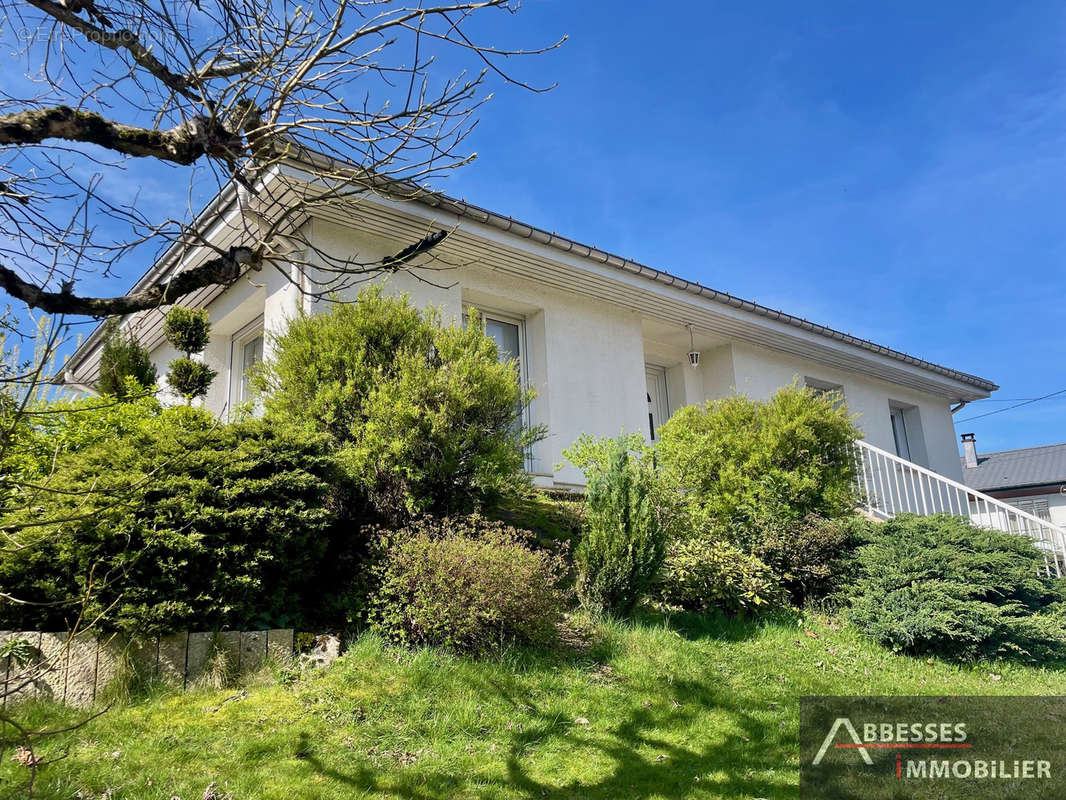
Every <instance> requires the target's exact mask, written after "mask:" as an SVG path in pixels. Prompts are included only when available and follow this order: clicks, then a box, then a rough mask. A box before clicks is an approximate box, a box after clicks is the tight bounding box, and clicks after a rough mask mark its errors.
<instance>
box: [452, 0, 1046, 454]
mask: <svg viewBox="0 0 1066 800" xmlns="http://www.w3.org/2000/svg"><path fill="white" fill-rule="evenodd" d="M877 5H878V6H879V8H874V7H873V6H874V4H856V3H845V2H840V3H802V4H799V3H784V2H782V3H769V2H766V3H761V4H758V7H757V8H754V7H753V4H737V3H732V4H726V3H708V2H675V3H671V4H670V5H669V12H668V13H662V12H661V10H658V9H657V6H656V4H648V3H639V4H638V3H618V2H592V1H591V0H583V1H582V2H559V1H557V0H542V1H541V2H536V1H535V0H534V1H528V0H527V2H526V3H525V5H524V7H523V9H522V11H521V13H520V15H519V16H520V18H521V21H522V22H521V24H522V25H523V26H524V28H525V31H524V34H523V40H525V39H527V38H531V39H532V40H534V41H547V40H549V39H551V38H553V37H555V36H557V35H559V34H561V33H566V34H569V35H570V39H569V41H568V42H567V44H566V45H565V46H564V47H563V48H562V49H561V50H559V51H558V52H556V53H553V54H551V55H549V56H545V57H543V58H541V59H539V60H536V61H529V62H525V63H523V64H519V65H516V66H517V67H519V70H518V71H519V74H521V75H523V76H528V77H532V78H536V79H539V80H542V81H545V82H549V81H552V80H555V81H558V83H559V86H558V88H556V89H555V90H554V91H552V92H551V93H549V94H546V95H536V96H535V95H529V94H525V93H522V92H516V91H504V92H501V93H500V94H499V95H498V96H497V98H496V99H495V100H493V102H492V103H491V104H490V106H489V107H488V108H487V109H486V110H485V113H484V114H483V116H482V122H481V124H480V126H479V128H478V130H477V133H476V134H475V136H474V139H473V142H472V143H473V146H474V148H475V149H476V150H477V151H478V153H479V158H478V160H477V161H476V162H475V163H474V164H473V165H471V166H470V167H468V168H466V169H464V170H463V171H461V172H460V173H458V174H456V175H454V176H453V177H451V178H450V179H449V180H448V181H447V183H446V185H445V186H444V187H443V188H446V189H447V190H449V191H451V192H453V193H457V194H460V195H463V196H465V197H466V198H467V199H469V200H471V201H474V202H477V203H479V204H481V205H485V206H488V207H490V208H493V209H494V210H498V211H502V212H504V213H508V214H512V215H514V216H516V217H518V218H520V219H523V220H526V221H529V222H532V223H535V224H537V225H539V226H541V227H544V228H548V229H552V230H558V231H559V232H560V233H565V234H567V235H570V236H572V237H574V238H577V239H579V240H581V241H585V242H588V243H592V244H596V245H597V246H599V247H602V248H604V249H607V250H610V251H612V252H616V253H618V254H620V255H624V256H627V257H631V258H635V259H637V260H640V261H643V262H645V263H648V264H651V265H653V266H657V267H661V268H663V269H667V270H669V271H671V272H676V273H678V274H681V275H684V276H685V277H689V278H694V279H696V280H699V281H700V282H702V283H706V284H708V285H710V286H713V287H715V288H719V289H723V290H726V291H730V292H732V293H734V294H738V295H740V296H742V297H746V298H749V299H753V300H757V301H759V302H762V303H764V304H767V305H770V306H774V307H778V308H783V309H785V310H787V311H789V312H790V313H794V314H799V315H802V316H806V317H809V318H811V319H814V320H816V321H819V322H824V323H827V324H829V325H832V326H833V327H836V328H839V329H842V330H845V331H848V332H850V333H854V334H856V335H859V336H863V337H866V338H871V339H874V340H876V341H878V342H881V343H884V344H887V345H891V346H893V347H896V348H899V349H902V350H905V351H907V352H910V353H914V354H916V355H919V356H921V357H924V358H927V359H930V360H932V361H936V362H939V363H944V364H947V365H948V366H952V367H955V368H958V369H962V370H965V371H968V372H973V373H976V374H978V375H981V376H983V377H988V378H990V379H992V380H994V381H996V382H997V383H998V384H999V385H1000V386H1001V387H1002V389H1001V390H1000V391H999V392H997V393H995V394H994V395H993V397H996V398H1019V399H1022V398H1031V397H1037V396H1040V395H1044V394H1047V393H1049V392H1053V391H1056V390H1059V389H1066V370H1064V369H1063V367H1064V366H1066V336H1064V335H1063V323H1064V314H1063V309H1064V308H1066V281H1064V279H1066V48H1064V47H1063V41H1064V35H1066V6H1063V5H1062V4H1061V3H1025V2H1022V3H1009V4H1008V3H973V2H967V3H961V2H960V3H954V2H939V3H935V4H929V3H894V4H877ZM1009 405H1012V403H1011V402H1003V401H985V402H979V403H975V404H972V405H971V406H969V407H968V408H966V409H963V411H961V412H960V413H958V414H957V415H956V418H957V419H961V420H965V419H967V418H968V417H972V416H975V415H977V414H983V413H986V412H988V411H994V410H997V409H1000V408H1004V407H1006V406H1009ZM963 431H973V432H975V433H976V434H977V437H978V445H979V448H980V449H982V450H993V449H1003V448H1008V447H1022V446H1028V445H1036V444H1046V443H1051V442H1060V441H1066V395H1063V396H1061V397H1059V398H1056V399H1052V400H1047V401H1044V402H1040V403H1034V404H1032V405H1030V406H1026V407H1024V408H1019V409H1017V410H1012V411H1007V412H1004V413H1001V414H995V415H993V416H989V417H986V418H984V419H979V420H973V421H972V422H964V423H961V425H960V427H959V432H963Z"/></svg>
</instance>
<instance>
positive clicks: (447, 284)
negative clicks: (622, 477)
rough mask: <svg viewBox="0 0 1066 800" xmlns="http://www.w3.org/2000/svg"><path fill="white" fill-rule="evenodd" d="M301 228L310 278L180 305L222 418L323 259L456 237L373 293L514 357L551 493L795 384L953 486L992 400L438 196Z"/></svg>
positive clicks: (164, 359)
mask: <svg viewBox="0 0 1066 800" xmlns="http://www.w3.org/2000/svg"><path fill="white" fill-rule="evenodd" d="M244 213H245V212H244V211H243V210H242V205H241V203H240V202H239V197H238V195H237V193H236V191H232V192H224V193H223V194H221V195H220V196H219V197H217V198H216V199H215V201H214V203H212V205H211V206H209V207H208V208H207V209H205V211H204V213H203V214H202V215H201V223H202V225H203V226H204V229H205V231H206V233H205V236H206V237H207V238H208V239H209V240H211V241H213V242H217V245H218V246H219V247H225V246H229V244H231V243H232V242H234V241H237V240H238V238H239V235H240V234H239V231H240V230H242V229H243V228H245V227H246V225H245V223H244V222H243V220H242V216H243V215H244ZM303 225H304V227H303V229H302V230H301V234H302V238H303V239H304V240H305V241H306V242H310V243H311V244H312V245H313V246H312V247H310V248H308V249H307V250H306V251H305V252H303V253H302V254H301V260H302V261H304V262H306V263H305V264H304V265H302V266H300V267H295V266H293V267H292V268H291V270H287V269H285V268H284V267H282V268H280V269H272V270H267V269H264V270H262V271H261V272H260V273H256V274H255V275H252V276H250V277H247V278H245V279H242V280H240V281H238V282H237V283H236V284H234V285H232V286H230V287H228V288H225V289H220V288H218V287H215V288H211V289H204V290H201V291H199V292H196V293H194V294H193V295H191V296H189V297H187V298H183V299H182V300H181V301H180V302H182V303H183V304H186V305H194V306H199V307H205V308H206V309H207V310H208V312H209V314H210V318H211V325H212V339H211V343H210V345H209V346H208V348H207V350H206V351H205V353H204V355H203V357H204V359H205V360H206V361H207V362H208V363H209V364H210V365H211V366H212V367H213V368H214V369H216V370H217V371H218V373H219V377H218V378H217V379H216V380H215V382H214V384H213V385H212V387H211V390H210V392H209V394H208V395H207V397H206V398H205V399H204V400H203V404H204V405H205V406H206V407H207V408H208V409H209V410H211V411H212V412H214V413H216V414H219V415H220V416H224V415H226V414H227V413H229V410H230V409H232V408H234V406H236V405H238V404H240V403H241V402H243V401H244V400H245V399H246V397H247V391H248V386H247V382H246V380H245V377H244V376H245V370H246V368H247V367H248V366H249V365H251V364H252V363H254V362H255V361H257V360H259V359H261V358H270V353H271V334H272V333H277V332H280V331H282V330H283V329H284V328H285V326H286V324H287V321H288V320H289V319H291V318H293V317H294V316H296V315H298V314H301V313H315V312H317V311H320V310H323V309H325V308H327V307H328V306H329V303H330V302H331V301H330V300H327V299H321V298H318V299H316V298H315V296H314V292H313V291H310V287H313V286H315V285H318V284H319V279H321V280H326V277H325V270H327V269H328V267H327V264H326V263H325V261H324V260H321V261H320V260H316V259H319V258H320V256H319V255H318V254H319V253H329V252H332V253H358V255H359V260H360V261H363V262H369V261H373V260H377V259H382V258H385V257H387V256H389V255H390V254H394V253H396V252H397V251H398V250H400V249H402V248H404V247H406V246H408V245H409V244H410V243H411V242H414V241H418V240H420V239H422V238H423V237H425V236H426V234H427V232H429V231H431V230H438V229H443V230H447V231H449V235H448V236H447V238H446V239H445V240H444V241H443V243H441V244H440V245H438V247H437V248H435V249H434V250H433V258H432V259H426V260H425V261H422V262H417V263H415V264H414V265H413V268H412V269H410V270H405V271H398V272H395V273H390V274H387V275H381V276H379V277H377V278H375V280H379V281H381V282H382V283H383V284H384V286H385V287H386V291H388V292H394V293H400V292H404V293H407V294H408V295H409V296H410V297H411V299H412V301H413V302H414V303H415V304H416V305H418V306H421V307H426V306H435V307H436V308H438V309H439V310H440V313H441V316H442V318H443V320H444V321H445V322H447V323H450V324H462V322H463V319H464V315H465V314H466V313H467V311H468V310H469V309H470V308H477V309H478V310H479V311H480V312H481V313H482V315H483V316H484V317H485V319H486V325H487V330H488V332H489V334H490V335H492V336H493V337H494V338H495V339H496V341H497V343H498V345H499V347H500V350H501V353H502V354H503V355H504V356H508V357H515V358H517V359H518V361H519V364H520V369H521V374H522V379H523V381H525V382H526V383H527V384H528V385H529V386H530V387H532V388H533V389H534V390H535V391H536V393H537V396H536V398H535V399H534V400H533V402H532V404H531V405H530V408H529V410H528V415H529V420H528V421H529V423H530V424H534V425H543V426H545V428H546V429H547V431H548V436H547V438H546V439H545V440H543V441H542V442H540V443H538V444H537V445H535V446H534V448H533V451H532V453H531V456H530V461H529V469H530V471H531V472H532V473H533V475H534V477H535V480H536V482H537V483H539V484H541V485H545V486H559V487H570V486H575V485H580V484H582V483H583V476H582V474H581V473H580V471H578V470H576V469H574V468H572V467H569V466H564V467H561V468H559V469H556V465H557V464H558V463H559V462H560V461H561V460H562V458H561V453H562V450H563V449H564V448H566V447H568V446H569V445H570V444H571V443H573V442H574V440H575V439H577V437H578V436H579V435H580V434H582V433H590V434H594V435H602V436H613V435H617V434H619V433H620V432H622V431H626V432H632V431H639V432H642V433H644V434H645V435H646V436H648V437H649V438H652V439H654V438H655V437H656V436H657V430H658V428H659V426H661V425H662V424H663V423H664V422H665V421H666V420H667V419H668V418H669V417H670V415H671V414H673V413H674V412H675V411H676V410H677V409H678V408H681V407H682V406H686V405H690V404H694V403H703V402H705V401H707V400H712V399H715V398H720V397H725V396H728V395H730V394H732V393H734V392H736V393H741V394H746V395H749V396H751V397H753V398H759V399H761V398H766V397H768V396H769V395H771V394H772V393H773V392H774V391H776V390H777V389H778V388H780V387H781V386H784V385H787V384H789V383H791V382H793V381H797V382H799V383H800V384H806V385H808V386H811V387H812V388H815V389H818V390H835V391H840V392H842V393H843V396H844V400H845V402H846V404H847V408H848V410H849V411H850V412H851V413H852V414H855V415H857V418H856V422H857V424H858V426H859V427H860V428H861V429H862V431H863V433H864V434H865V437H866V439H867V440H868V441H869V442H871V443H872V444H874V445H876V446H878V447H881V448H884V449H886V450H889V451H891V452H894V453H897V454H898V455H900V456H901V457H904V458H906V459H907V460H909V461H914V462H915V463H918V464H921V465H923V466H925V467H927V468H929V469H931V470H933V471H934V472H937V473H940V474H942V475H946V476H948V477H950V478H953V479H956V480H958V479H961V477H962V469H961V466H960V462H959V457H958V450H957V446H956V441H955V433H954V427H953V423H952V408H953V407H955V406H958V405H959V404H960V403H965V402H968V401H972V400H977V399H980V398H983V397H987V396H988V395H989V393H990V392H991V391H993V390H995V389H996V388H998V387H996V385H995V384H993V383H992V382H990V381H988V380H985V379H983V378H979V377H976V376H974V375H969V374H966V373H964V372H961V371H958V370H954V369H950V368H948V367H944V366H940V365H937V364H932V363H930V362H928V361H924V360H922V359H920V358H917V357H915V356H911V355H907V354H905V353H901V352H899V351H896V350H893V349H891V348H889V347H886V346H883V345H879V344H875V343H873V342H869V341H866V340H862V339H859V338H857V337H853V336H850V335H848V334H845V333H842V332H840V331H836V330H834V329H832V328H829V327H826V326H823V325H818V324H815V323H812V322H810V321H807V320H804V319H801V318H798V317H795V316H792V315H789V314H787V313H786V312H783V311H777V310H773V309H769V308H766V307H763V306H760V305H758V304H756V303H752V302H749V301H746V300H741V299H739V298H736V297H733V296H731V295H728V294H725V293H723V292H718V291H716V290H713V289H710V288H708V287H705V286H701V285H699V284H697V283H694V282H691V281H687V280H684V279H682V278H679V277H676V276H674V275H672V274H670V273H667V272H663V271H661V270H657V269H653V268H651V267H648V266H645V265H642V264H638V263H635V262H632V261H628V260H626V259H622V258H620V257H618V256H615V255H612V254H610V253H608V252H606V251H602V250H599V249H597V248H594V247H590V246H587V245H584V244H581V243H579V242H576V241H574V240H571V239H567V238H565V237H561V236H559V235H557V234H554V233H550V232H548V231H544V230H540V229H537V228H535V227H532V226H530V225H527V224H525V223H521V222H518V221H516V220H514V219H511V218H509V217H504V216H501V215H499V214H496V213H494V212H492V211H489V210H486V209H482V208H478V207H476V206H473V205H470V204H468V203H466V202H465V201H459V200H455V199H453V198H448V197H444V196H442V195H439V194H423V195H420V196H418V197H417V198H416V199H413V200H412V199H397V198H395V197H390V196H388V195H385V194H381V193H375V194H373V195H371V196H368V197H365V198H362V199H360V200H359V203H358V205H357V206H355V207H354V208H353V209H350V210H346V209H344V208H323V209H321V210H320V211H316V212H314V213H313V215H311V216H309V218H308V219H306V221H305V222H304V223H303ZM203 257H205V256H204V255H203V254H201V253H199V252H198V250H197V249H195V248H193V249H189V250H186V251H181V252H178V251H174V252H171V253H168V254H166V255H165V256H164V257H163V259H161V261H160V262H158V263H157V264H156V265H155V266H154V267H153V268H152V270H150V271H149V272H148V273H146V275H145V276H144V277H143V278H142V279H141V281H139V282H138V284H137V286H140V285H143V284H146V283H148V282H151V281H155V280H158V279H159V278H160V277H162V276H165V275H167V274H172V273H173V272H174V271H177V270H180V269H183V268H185V267H186V266H187V265H190V266H191V265H195V264H196V261H197V259H198V258H203ZM319 269H321V270H322V271H323V274H322V275H321V276H318V275H316V270H319ZM134 288H136V286H135V287H134ZM356 291H357V290H356V288H355V287H353V288H352V289H351V290H350V292H349V297H348V298H342V299H350V297H354V295H355V293H356ZM165 311H166V309H165V308H163V309H156V310H152V311H148V312H142V313H140V314H137V315H134V316H133V317H131V318H130V319H129V320H127V324H128V325H129V326H130V328H131V329H132V330H134V331H135V333H136V334H137V336H138V337H139V338H140V339H141V341H142V342H143V343H144V344H145V345H146V346H147V347H148V348H149V350H150V352H151V353H152V358H153V360H154V361H155V363H156V366H157V368H158V369H159V374H160V375H163V374H165V372H166V365H167V363H168V362H169V361H170V360H171V359H172V358H174V357H176V356H177V355H178V354H177V353H175V352H174V351H172V350H171V348H170V347H169V345H167V344H166V342H165V341H164V339H163V336H162V329H161V321H162V318H163V315H164V314H165ZM99 350H100V337H99V333H98V332H97V333H95V334H93V335H92V336H90V337H88V339H87V340H86V341H85V343H83V345H82V346H81V347H80V348H79V349H78V351H77V352H76V353H75V355H74V356H73V357H72V359H71V360H70V362H69V363H68V365H67V370H68V373H67V374H68V380H69V381H71V382H73V383H76V384H82V385H91V384H92V383H93V382H94V381H95V379H96V376H97V373H98V362H99ZM693 354H698V356H696V355H693ZM694 362H697V363H694Z"/></svg>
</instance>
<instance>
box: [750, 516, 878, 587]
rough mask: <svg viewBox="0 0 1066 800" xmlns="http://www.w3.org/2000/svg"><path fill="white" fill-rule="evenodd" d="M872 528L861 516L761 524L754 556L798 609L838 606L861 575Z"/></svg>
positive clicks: (774, 521)
mask: <svg viewBox="0 0 1066 800" xmlns="http://www.w3.org/2000/svg"><path fill="white" fill-rule="evenodd" d="M872 524H873V523H870V522H868V521H867V520H865V519H863V518H862V517H859V516H857V515H852V516H850V517H843V518H840V519H825V518H823V517H817V516H814V515H810V516H807V517H805V518H804V519H801V520H798V521H791V520H790V521H786V522H784V523H782V522H781V521H779V520H777V519H773V520H766V521H762V522H760V523H759V524H758V525H757V528H756V532H755V544H754V547H753V549H752V555H754V556H756V557H757V558H758V559H759V560H760V561H762V562H763V563H764V564H765V565H766V566H767V567H769V568H770V569H771V570H772V571H773V574H774V576H775V578H776V580H777V581H778V583H780V584H781V586H782V588H784V589H785V591H786V592H787V593H788V595H789V598H790V599H791V602H792V603H793V605H797V606H802V605H804V604H805V603H807V602H810V601H824V600H832V602H833V603H834V604H835V603H836V602H837V599H838V596H839V594H840V592H841V591H843V590H844V589H845V588H846V587H850V585H851V583H852V582H853V581H854V579H855V577H856V575H857V572H858V559H857V551H858V548H859V546H860V545H862V544H864V543H866V542H867V541H868V540H869V537H870V532H869V531H870V526H871V525H872Z"/></svg>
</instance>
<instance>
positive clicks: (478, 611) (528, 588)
mask: <svg viewBox="0 0 1066 800" xmlns="http://www.w3.org/2000/svg"><path fill="white" fill-rule="evenodd" d="M387 538H388V542H387V543H386V545H385V553H384V556H383V559H382V563H381V565H380V567H379V569H378V580H377V581H376V583H377V588H376V589H375V590H374V595H373V611H372V614H371V619H372V621H373V627H374V628H375V629H376V630H378V631H380V632H381V633H383V634H384V635H385V636H386V637H387V638H388V639H390V640H392V641H394V642H397V643H399V644H404V645H408V646H416V647H420V646H425V645H435V646H441V647H445V648H447V649H450V650H458V651H467V652H486V651H499V650H500V649H501V648H503V647H504V646H506V645H512V644H526V645H536V646H541V647H550V646H552V645H553V644H554V643H555V642H556V641H557V638H558V633H557V625H558V623H559V621H560V619H561V616H562V611H563V608H564V597H563V593H562V592H561V591H560V588H559V587H560V583H561V581H562V578H563V575H564V573H565V565H564V563H563V561H562V558H561V557H560V556H558V555H552V554H550V553H548V552H546V551H543V550H533V549H531V548H529V547H528V546H527V544H526V540H527V539H528V535H526V534H523V532H521V531H519V530H517V529H515V528H510V527H508V526H506V525H503V524H501V523H494V522H488V521H486V520H483V519H481V518H479V517H466V518H444V519H440V520H423V521H421V522H418V523H414V524H412V525H411V526H409V527H408V528H405V529H402V530H399V531H392V532H390V533H389V534H388V535H387Z"/></svg>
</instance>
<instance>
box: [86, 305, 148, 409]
mask: <svg viewBox="0 0 1066 800" xmlns="http://www.w3.org/2000/svg"><path fill="white" fill-rule="evenodd" d="M156 377H157V376H156V370H155V365H154V364H153V363H152V359H151V357H150V356H149V355H148V351H147V350H146V349H145V348H144V347H142V346H141V344H140V342H138V341H137V339H136V337H134V336H133V334H131V333H130V332H128V331H123V330H122V326H121V324H120V323H119V321H118V319H117V318H114V317H112V318H111V319H109V320H108V321H107V322H106V323H105V327H104V345H103V347H102V348H101V350H100V379H99V381H98V382H97V385H96V389H97V391H98V392H100V394H103V395H108V396H110V397H117V398H119V399H121V400H125V399H128V398H130V397H139V396H141V395H143V394H145V392H146V391H147V390H148V389H149V388H150V387H152V386H154V385H155V382H156ZM131 381H132V384H131Z"/></svg>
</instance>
